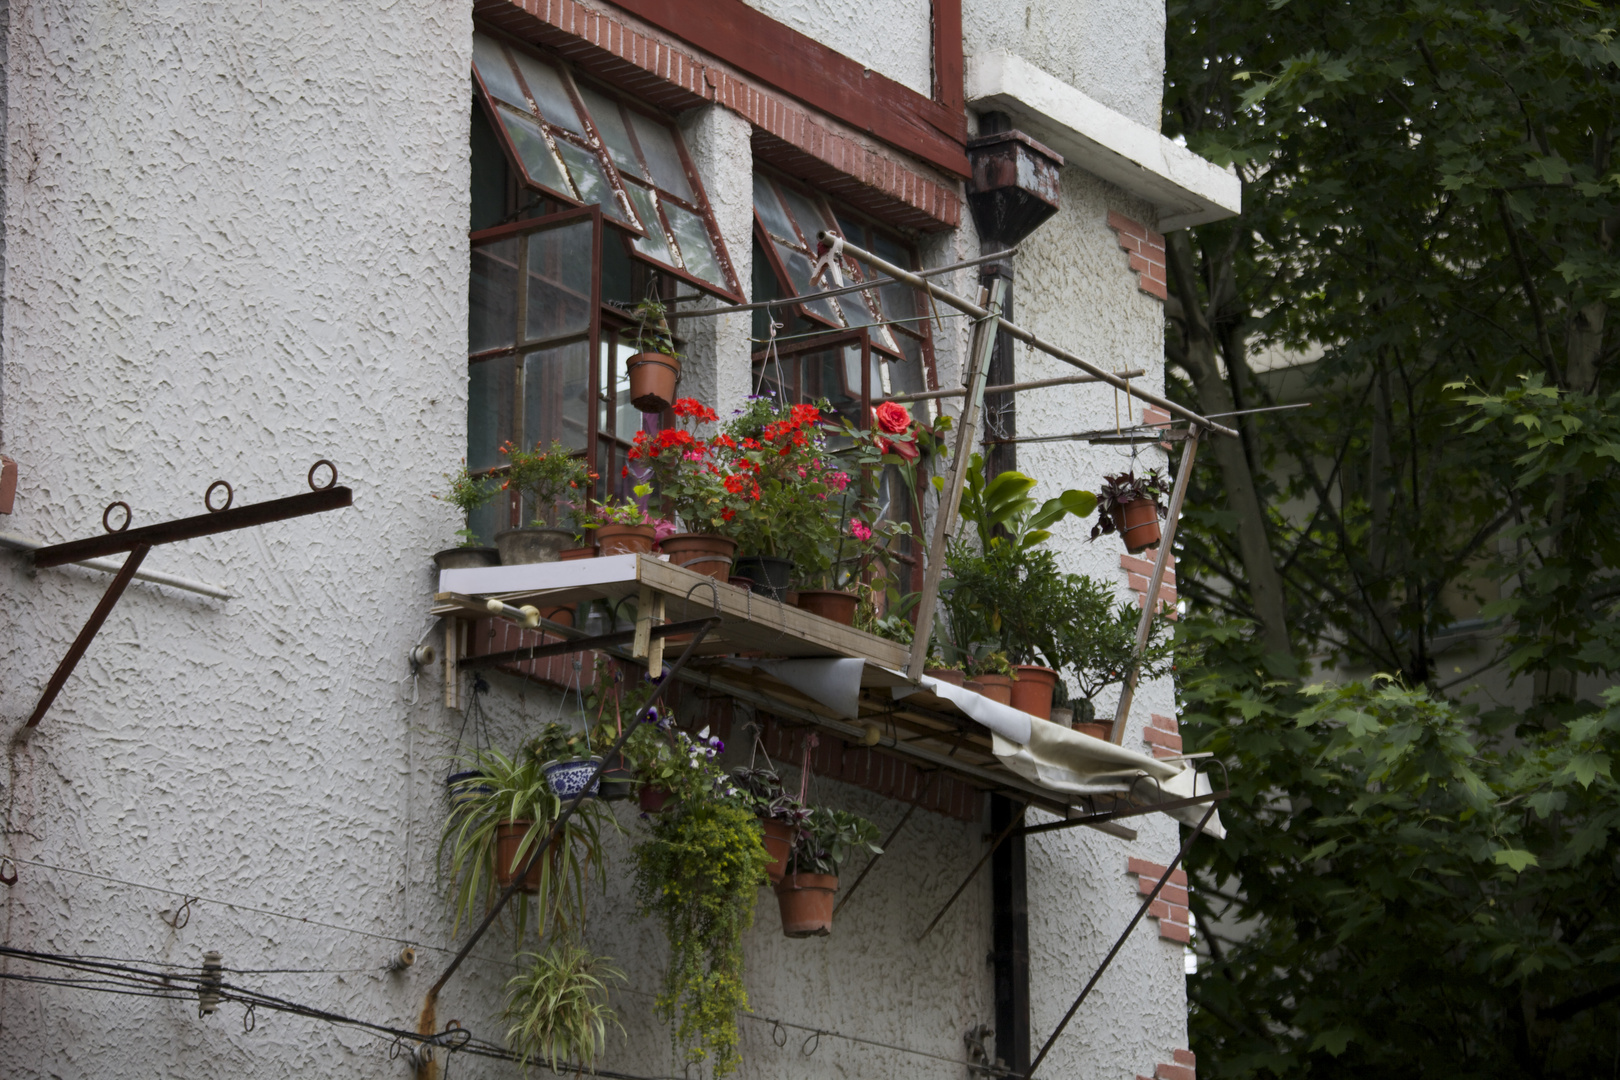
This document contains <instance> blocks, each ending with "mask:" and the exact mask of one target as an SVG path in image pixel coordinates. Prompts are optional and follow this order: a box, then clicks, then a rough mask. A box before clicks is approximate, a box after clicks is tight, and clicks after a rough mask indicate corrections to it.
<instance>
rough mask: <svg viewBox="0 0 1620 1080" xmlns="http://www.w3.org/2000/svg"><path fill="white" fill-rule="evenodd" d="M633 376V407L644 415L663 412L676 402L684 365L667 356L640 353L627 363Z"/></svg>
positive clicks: (631, 396)
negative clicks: (644, 413) (645, 413)
mask: <svg viewBox="0 0 1620 1080" xmlns="http://www.w3.org/2000/svg"><path fill="white" fill-rule="evenodd" d="M625 370H626V372H628V373H629V375H630V404H632V405H634V406H635V407H636V408H638V409H640V410H641V411H642V412H663V411H664V410H665V409H667V408H669V407H670V406H671V405H672V404H674V402H675V384H676V383H677V382H679V381H680V378H681V362H680V361H679V360H677V359H675V358H674V357H673V356H665V355H664V354H663V353H656V352H644V353H636V355H634V356H632V357H631V358H630V359H629V361H628V362H627V363H626V364H625Z"/></svg>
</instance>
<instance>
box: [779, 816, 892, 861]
mask: <svg viewBox="0 0 1620 1080" xmlns="http://www.w3.org/2000/svg"><path fill="white" fill-rule="evenodd" d="M861 850H866V851H870V852H871V853H872V854H873V855H881V854H883V849H882V848H880V847H878V828H877V826H876V825H874V824H872V823H871V822H870V821H868V820H866V819H865V818H863V817H861V816H860V815H858V814H852V813H850V812H849V811H847V810H831V809H828V808H827V807H824V806H818V807H816V808H815V809H814V810H812V811H811V812H810V816H809V817H808V818H806V819H805V821H804V822H803V824H802V825H801V826H800V829H799V835H798V839H796V840H795V841H794V843H793V851H792V853H791V854H790V855H789V856H788V872H789V873H795V874H833V875H835V876H836V875H837V873H838V868H839V867H840V866H843V865H844V863H845V862H847V861H848V860H849V857H850V856H851V855H853V854H855V853H856V852H857V851H861Z"/></svg>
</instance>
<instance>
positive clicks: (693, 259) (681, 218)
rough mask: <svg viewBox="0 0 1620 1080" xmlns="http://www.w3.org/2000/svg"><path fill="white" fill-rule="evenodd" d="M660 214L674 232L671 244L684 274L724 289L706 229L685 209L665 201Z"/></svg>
mask: <svg viewBox="0 0 1620 1080" xmlns="http://www.w3.org/2000/svg"><path fill="white" fill-rule="evenodd" d="M664 213H665V214H667V215H668V216H669V227H670V228H671V229H673V230H674V232H675V243H676V245H678V246H679V247H680V249H681V258H682V260H684V261H685V263H686V272H687V273H689V274H691V275H692V276H693V277H699V278H702V279H703V280H704V281H709V282H713V283H714V284H716V285H721V286H723V285H725V283H726V278H725V275H724V274H723V273H721V271H720V260H719V259H717V258H715V257H714V241H713V240H711V239H710V238H709V226H708V225H707V224H705V223H704V221H703V219H702V218H701V217H699V216H698V215H696V214H694V213H692V211H690V210H688V209H687V208H686V207H684V206H678V205H676V204H675V203H672V202H670V201H669V200H668V199H665V200H664Z"/></svg>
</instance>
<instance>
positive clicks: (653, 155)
mask: <svg viewBox="0 0 1620 1080" xmlns="http://www.w3.org/2000/svg"><path fill="white" fill-rule="evenodd" d="M627 111H628V112H629V113H630V122H631V123H632V124H634V125H635V126H636V141H637V142H639V143H641V152H642V153H643V154H645V155H647V168H648V169H650V170H651V171H652V180H653V183H655V184H657V185H658V186H659V187H661V188H663V189H664V190H665V191H667V192H669V193H670V194H671V195H673V196H675V197H676V198H677V199H682V200H685V201H686V202H696V201H697V199H695V198H694V197H693V195H692V184H691V181H689V180H688V179H687V178H686V166H685V164H683V163H682V161H681V152H680V150H679V149H678V148H677V147H676V144H675V133H674V132H673V131H671V130H670V129H669V128H668V127H667V126H665V125H664V124H662V123H660V122H659V121H657V120H654V119H652V118H651V117H648V116H643V115H641V114H640V113H638V112H636V111H635V110H634V109H630V110H627Z"/></svg>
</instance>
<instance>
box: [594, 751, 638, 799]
mask: <svg viewBox="0 0 1620 1080" xmlns="http://www.w3.org/2000/svg"><path fill="white" fill-rule="evenodd" d="M597 784H598V787H599V788H600V790H601V795H602V798H604V799H606V800H608V801H609V802H621V801H623V800H625V799H628V798H630V796H631V795H633V794H635V790H636V774H635V770H633V769H631V768H630V766H629V765H628V764H627V763H626V762H625V760H624V758H623V757H622V756H621V757H620V758H619V760H618V762H617V764H614V765H609V766H608V767H607V768H605V769H603V770H602V779H601V780H599V781H598V782H597Z"/></svg>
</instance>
